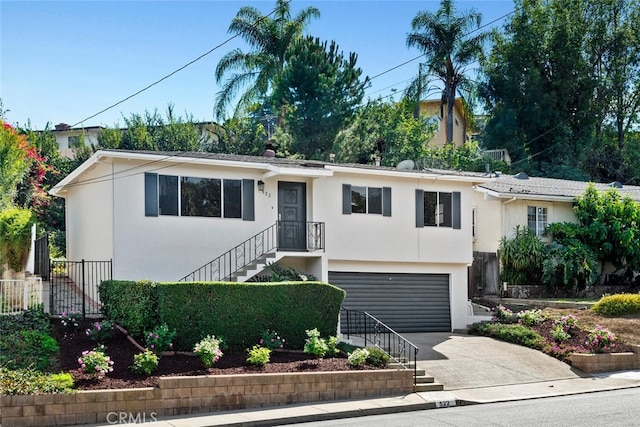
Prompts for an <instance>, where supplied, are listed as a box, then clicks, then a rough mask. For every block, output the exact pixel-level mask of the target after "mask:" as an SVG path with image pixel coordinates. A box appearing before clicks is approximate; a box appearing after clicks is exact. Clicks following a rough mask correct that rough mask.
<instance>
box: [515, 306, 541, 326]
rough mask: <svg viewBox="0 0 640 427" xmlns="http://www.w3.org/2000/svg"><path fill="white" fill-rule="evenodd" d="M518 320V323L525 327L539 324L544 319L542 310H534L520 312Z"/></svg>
mask: <svg viewBox="0 0 640 427" xmlns="http://www.w3.org/2000/svg"><path fill="white" fill-rule="evenodd" d="M518 319H520V320H519V321H520V323H522V324H523V325H525V326H534V325H537V324H538V323H541V322H542V321H543V320H544V319H545V317H544V315H543V314H542V310H540V309H539V308H536V309H533V310H522V311H520V312H518Z"/></svg>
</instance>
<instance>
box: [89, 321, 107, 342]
mask: <svg viewBox="0 0 640 427" xmlns="http://www.w3.org/2000/svg"><path fill="white" fill-rule="evenodd" d="M86 334H87V336H88V337H89V338H91V340H92V341H95V342H98V343H104V342H105V341H106V340H108V339H109V338H111V336H112V335H113V324H112V323H111V322H109V321H108V320H103V321H102V322H95V323H93V324H92V325H91V328H89V329H87V330H86Z"/></svg>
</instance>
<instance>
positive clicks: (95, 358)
mask: <svg viewBox="0 0 640 427" xmlns="http://www.w3.org/2000/svg"><path fill="white" fill-rule="evenodd" d="M104 350H105V348H104V346H102V345H101V346H99V347H96V348H94V349H93V350H91V351H83V352H82V356H81V357H79V358H78V363H79V364H80V368H78V372H80V373H81V374H89V375H94V376H96V377H98V379H102V378H104V376H105V375H106V374H107V373H108V372H112V371H113V367H112V366H113V361H112V360H111V358H110V357H109V356H107V355H106V354H105V353H104Z"/></svg>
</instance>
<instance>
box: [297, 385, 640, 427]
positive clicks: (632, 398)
mask: <svg viewBox="0 0 640 427" xmlns="http://www.w3.org/2000/svg"><path fill="white" fill-rule="evenodd" d="M639 401H640V388H631V389H623V390H614V391H606V392H597V393H587V394H578V395H571V396H561V397H553V398H544V399H532V400H523V401H512V402H504V403H491V404H485V405H471V406H458V407H453V408H444V409H432V410H426V411H416V412H404V413H398V414H388V415H376V416H367V417H358V418H349V419H342V420H333V421H323V422H313V423H302V424H296V425H297V426H318V427H329V426H376V427H391V426H394V427H395V426H403V427H409V426H416V427H417V426H426V425H428V426H430V427H434V426H436V427H437V426H448V427H451V426H460V427H472V426H505V427H507V426H509V427H510V426H514V425H516V426H519V427H526V426H532V427H533V426H535V427H539V426H563V427H569V426H581V427H588V426H637V425H638V424H639V423H640V407H639V406H638V402H639Z"/></svg>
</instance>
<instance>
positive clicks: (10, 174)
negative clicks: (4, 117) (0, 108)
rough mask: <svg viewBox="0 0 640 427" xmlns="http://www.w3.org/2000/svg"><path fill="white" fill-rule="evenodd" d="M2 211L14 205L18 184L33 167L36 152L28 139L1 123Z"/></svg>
mask: <svg viewBox="0 0 640 427" xmlns="http://www.w3.org/2000/svg"><path fill="white" fill-rule="evenodd" d="M0 124H1V125H2V126H1V127H0V211H1V210H3V209H6V208H8V207H10V206H12V205H13V201H14V198H15V196H16V193H17V187H18V184H19V183H20V182H21V181H22V179H23V177H24V176H25V175H26V174H27V172H28V170H29V167H30V165H31V160H30V156H32V155H34V154H35V152H34V151H33V150H32V149H31V148H30V147H29V145H28V143H27V140H26V138H24V136H21V135H19V134H18V133H17V132H16V131H15V129H13V127H12V126H11V125H9V124H8V123H6V122H4V121H0Z"/></svg>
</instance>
